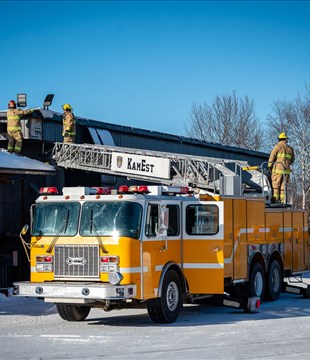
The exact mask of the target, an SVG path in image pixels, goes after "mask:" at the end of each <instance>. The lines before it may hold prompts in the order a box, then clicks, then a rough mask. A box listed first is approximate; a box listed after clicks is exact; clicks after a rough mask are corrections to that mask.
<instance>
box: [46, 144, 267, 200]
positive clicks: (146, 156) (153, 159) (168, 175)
mask: <svg viewBox="0 0 310 360" xmlns="http://www.w3.org/2000/svg"><path fill="white" fill-rule="evenodd" d="M52 156H53V159H54V160H55V161H56V164H57V165H58V166H61V167H64V168H71V169H79V170H85V171H94V172H98V173H102V174H108V175H115V176H125V177H128V178H133V179H138V180H147V181H149V182H155V183H161V184H164V185H180V186H187V185H190V186H193V187H197V188H201V189H206V190H212V191H214V192H215V191H220V186H221V183H220V178H221V177H222V178H225V177H226V178H227V177H228V178H230V179H233V180H236V177H238V180H239V184H240V192H241V184H242V180H241V178H242V176H241V168H242V167H246V166H247V165H248V163H247V162H246V161H239V160H229V159H218V158H212V157H205V156H203V157H202V156H192V155H184V154H176V153H165V152H159V151H150V150H141V149H131V148H123V147H114V146H106V145H91V144H69V143H56V144H55V147H54V149H53V155H52ZM251 178H253V176H252V175H251ZM251 182H252V183H253V179H252V180H251ZM254 187H256V188H259V187H260V184H258V183H257V182H255V184H254ZM256 190H257V189H256ZM237 195H240V193H239V194H237Z"/></svg>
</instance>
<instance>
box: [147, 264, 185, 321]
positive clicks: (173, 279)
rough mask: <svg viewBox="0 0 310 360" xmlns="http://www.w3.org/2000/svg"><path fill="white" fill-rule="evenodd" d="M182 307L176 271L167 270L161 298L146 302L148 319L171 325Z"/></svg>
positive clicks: (180, 288)
mask: <svg viewBox="0 0 310 360" xmlns="http://www.w3.org/2000/svg"><path fill="white" fill-rule="evenodd" d="M182 306H183V299H182V287H181V281H180V277H179V275H178V274H177V272H176V271H174V270H169V271H168V272H167V274H166V276H165V278H164V282H163V286H162V294H161V297H160V298H158V299H151V300H149V301H148V302H147V311H148V314H149V317H150V318H151V320H152V321H154V322H155V323H159V324H168V323H173V322H174V321H176V319H177V318H178V316H179V314H180V311H181V309H182Z"/></svg>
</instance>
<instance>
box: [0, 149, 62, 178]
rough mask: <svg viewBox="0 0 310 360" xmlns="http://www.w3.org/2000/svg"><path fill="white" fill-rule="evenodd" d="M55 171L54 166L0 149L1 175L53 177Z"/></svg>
mask: <svg viewBox="0 0 310 360" xmlns="http://www.w3.org/2000/svg"><path fill="white" fill-rule="evenodd" d="M55 171H56V170H55V168H54V166H52V165H49V164H44V163H43V162H41V161H38V160H33V159H30V158H28V157H26V156H18V155H15V154H10V153H9V152H7V151H6V150H5V149H0V174H1V173H6V174H35V175H48V174H51V175H52V174H54V173H55Z"/></svg>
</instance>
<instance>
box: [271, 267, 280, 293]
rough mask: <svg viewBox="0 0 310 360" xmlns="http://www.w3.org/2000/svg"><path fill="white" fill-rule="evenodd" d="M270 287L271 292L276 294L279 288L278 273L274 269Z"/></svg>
mask: <svg viewBox="0 0 310 360" xmlns="http://www.w3.org/2000/svg"><path fill="white" fill-rule="evenodd" d="M271 286H272V289H273V291H275V292H277V291H278V290H279V287H280V273H279V270H278V269H274V270H273V272H272V276H271Z"/></svg>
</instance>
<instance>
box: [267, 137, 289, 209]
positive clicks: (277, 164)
mask: <svg viewBox="0 0 310 360" xmlns="http://www.w3.org/2000/svg"><path fill="white" fill-rule="evenodd" d="M278 140H279V142H278V143H277V145H276V146H275V147H274V148H273V150H272V151H271V153H270V156H269V160H268V169H269V170H271V180H272V191H273V198H272V200H273V202H280V203H282V204H283V203H284V202H285V195H286V194H285V185H287V184H288V182H289V179H290V172H291V164H293V162H294V160H295V154H294V149H293V148H292V147H290V146H289V145H288V144H287V141H288V137H287V136H286V134H285V132H282V133H281V134H280V135H279V136H278ZM284 181H285V183H284Z"/></svg>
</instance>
